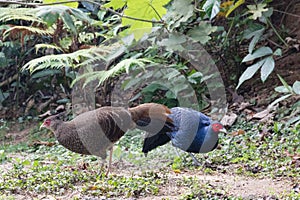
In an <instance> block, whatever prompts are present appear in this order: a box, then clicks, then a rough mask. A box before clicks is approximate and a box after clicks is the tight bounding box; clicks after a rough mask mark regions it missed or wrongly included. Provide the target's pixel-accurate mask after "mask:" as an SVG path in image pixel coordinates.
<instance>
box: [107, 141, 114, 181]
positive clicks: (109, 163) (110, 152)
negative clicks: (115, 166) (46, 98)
mask: <svg viewBox="0 0 300 200" xmlns="http://www.w3.org/2000/svg"><path fill="white" fill-rule="evenodd" d="M112 154H113V147H111V148H110V150H109V161H108V168H107V172H106V176H107V175H108V174H109V172H110V171H111V162H112Z"/></svg>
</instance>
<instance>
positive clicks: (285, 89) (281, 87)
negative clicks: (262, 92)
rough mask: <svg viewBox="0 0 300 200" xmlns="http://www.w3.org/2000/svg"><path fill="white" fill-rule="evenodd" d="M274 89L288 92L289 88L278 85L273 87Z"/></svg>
mask: <svg viewBox="0 0 300 200" xmlns="http://www.w3.org/2000/svg"><path fill="white" fill-rule="evenodd" d="M289 87H290V86H289ZM275 91H276V92H280V93H289V92H290V90H289V89H288V88H286V87H285V86H278V87H276V88H275Z"/></svg>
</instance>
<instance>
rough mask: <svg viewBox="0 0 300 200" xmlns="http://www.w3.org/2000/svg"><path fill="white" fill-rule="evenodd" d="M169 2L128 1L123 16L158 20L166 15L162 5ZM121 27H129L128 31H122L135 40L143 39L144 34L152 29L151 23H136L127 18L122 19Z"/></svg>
mask: <svg viewBox="0 0 300 200" xmlns="http://www.w3.org/2000/svg"><path fill="white" fill-rule="evenodd" d="M169 1H170V0H140V1H136V0H128V1H127V8H126V9H125V11H124V14H125V15H127V16H130V17H134V18H140V19H144V20H150V21H152V20H153V19H154V20H160V17H161V16H163V15H164V14H166V13H167V10H166V9H165V8H164V5H166V4H167V3H169ZM122 25H123V26H130V28H129V29H126V30H125V31H123V33H125V34H126V35H130V34H132V33H133V34H134V38H135V39H136V40H138V39H140V38H142V37H143V35H144V34H145V33H150V32H151V29H152V23H151V22H144V21H138V20H133V19H128V18H123V19H122Z"/></svg>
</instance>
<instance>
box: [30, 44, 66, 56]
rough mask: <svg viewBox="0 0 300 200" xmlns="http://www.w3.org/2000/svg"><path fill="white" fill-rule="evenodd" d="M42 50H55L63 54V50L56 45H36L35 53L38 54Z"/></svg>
mask: <svg viewBox="0 0 300 200" xmlns="http://www.w3.org/2000/svg"><path fill="white" fill-rule="evenodd" d="M40 49H54V50H56V51H60V52H63V49H62V48H60V47H58V46H56V45H53V44H36V45H35V52H36V54H37V53H38V51H39V50H40Z"/></svg>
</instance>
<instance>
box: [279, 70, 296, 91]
mask: <svg viewBox="0 0 300 200" xmlns="http://www.w3.org/2000/svg"><path fill="white" fill-rule="evenodd" d="M277 76H278V78H279V80H280V82H281V83H282V85H283V86H284V87H285V88H286V89H288V90H289V92H290V93H293V90H292V88H291V86H289V84H288V83H287V82H286V81H285V80H284V79H283V78H282V77H281V76H280V75H279V74H277Z"/></svg>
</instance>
